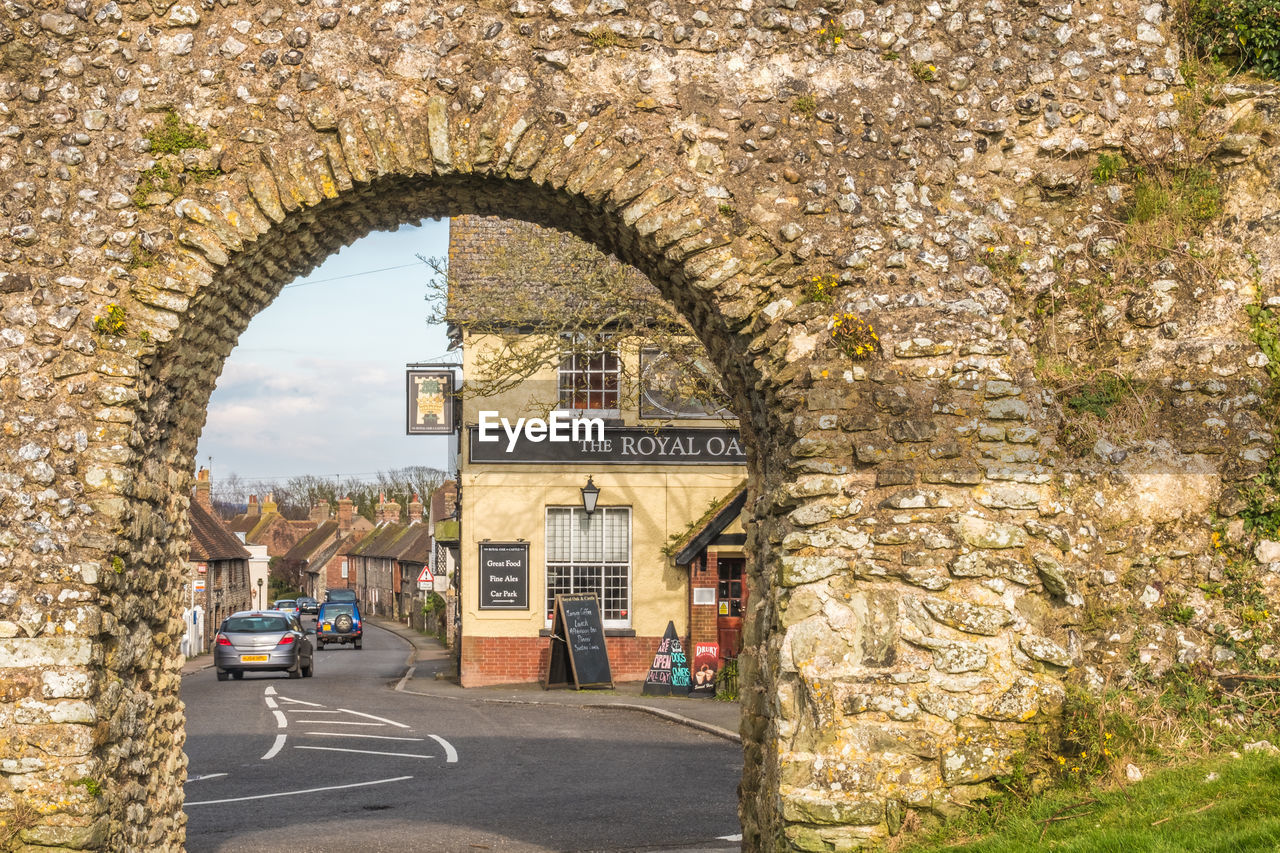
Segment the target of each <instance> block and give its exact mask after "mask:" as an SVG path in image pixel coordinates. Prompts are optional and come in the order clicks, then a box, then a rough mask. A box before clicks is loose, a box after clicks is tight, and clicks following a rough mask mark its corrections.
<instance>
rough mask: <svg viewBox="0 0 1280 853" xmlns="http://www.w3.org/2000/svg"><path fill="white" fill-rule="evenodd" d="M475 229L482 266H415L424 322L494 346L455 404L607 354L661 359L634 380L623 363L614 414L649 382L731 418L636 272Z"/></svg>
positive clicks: (554, 242)
mask: <svg viewBox="0 0 1280 853" xmlns="http://www.w3.org/2000/svg"><path fill="white" fill-rule="evenodd" d="M455 223H456V220H455ZM455 227H457V225H456V224H455ZM476 227H477V228H479V229H481V230H483V231H484V233H486V235H487V236H492V235H494V234H496V235H499V236H498V238H496V239H488V240H486V247H487V249H488V251H487V253H486V254H484V255H483V256H480V255H478V254H477V253H474V252H473V253H466V254H462V255H460V256H459V258H460V260H459V262H458V263H455V267H456V268H457V269H455V270H454V271H453V272H454V274H453V275H451V274H450V269H449V262H448V260H447V259H445V258H439V257H425V256H422V255H419V256H418V258H419V260H421V261H422V262H423V264H424V265H426V267H427V268H428V270H429V271H430V273H429V275H428V281H427V294H426V300H427V304H428V306H429V307H428V315H429V320H428V321H429V322H432V323H439V322H444V323H447V324H448V325H449V326H450V329H451V333H452V334H483V335H487V336H489V338H490V341H489V342H490V343H496V345H495V346H492V347H486V348H483V349H481V350H479V351H478V352H477V356H476V359H477V360H476V362H475V364H476V368H477V370H475V371H473V372H472V373H471V374H469V375H468V376H467V377H466V384H465V386H464V388H463V390H462V393H463V394H465V395H469V396H475V397H491V396H494V395H496V394H500V393H502V392H504V391H507V390H510V389H512V388H515V387H516V386H518V385H520V384H521V383H523V382H525V381H526V380H528V379H529V378H530V377H532V376H533V375H534V374H537V373H539V372H541V371H544V370H547V369H551V368H555V367H557V366H559V365H560V364H561V363H562V362H563V361H564V359H565V358H566V357H568V356H571V355H576V356H588V357H589V356H591V355H594V354H596V353H599V352H601V351H602V350H606V349H613V348H615V347H616V348H618V350H619V351H627V350H630V351H633V352H638V351H644V350H649V351H654V352H656V353H661V354H662V357H661V358H660V359H650V360H648V362H647V364H649V365H651V366H653V368H654V369H655V370H658V371H661V375H660V376H659V375H654V374H651V375H649V376H645V377H642V376H639V375H637V372H638V370H637V367H638V362H637V360H633V359H623V360H622V364H621V366H622V371H623V375H622V381H621V388H620V389H619V390H620V400H621V403H622V404H623V405H625V406H634V405H635V403H636V402H637V401H638V398H639V394H640V393H641V392H642V390H643V388H644V383H645V382H652V381H654V380H655V379H657V380H661V382H662V383H663V386H664V389H665V391H666V394H667V396H669V397H678V398H681V399H683V400H686V401H693V402H695V403H697V404H698V405H699V407H700V408H702V409H703V410H706V411H709V412H717V411H718V412H720V413H721V414H722V416H724V417H726V418H729V417H732V416H731V415H730V414H729V413H728V412H727V411H726V410H725V409H724V406H725V403H726V400H725V395H724V393H723V391H722V389H721V387H720V382H719V377H718V375H717V374H716V371H715V369H714V368H713V367H712V366H711V362H710V360H709V359H708V357H707V353H706V349H705V347H703V345H702V343H701V341H699V340H698V338H697V337H696V336H695V334H694V332H693V330H692V328H691V327H690V326H689V324H688V322H687V321H686V320H685V319H684V318H683V317H682V316H680V315H679V313H678V312H677V311H676V310H675V308H674V307H673V306H672V305H671V303H670V302H668V301H667V300H666V299H665V298H664V297H663V296H662V295H661V293H659V292H658V289H657V288H656V287H654V285H653V283H652V282H651V281H650V280H649V279H648V278H647V277H645V276H644V275H643V274H641V273H640V272H639V271H638V270H636V269H635V268H633V267H630V266H628V265H626V264H623V263H622V262H621V261H619V260H618V259H616V258H614V257H612V256H606V255H604V254H603V253H602V252H601V251H600V250H599V249H597V248H596V247H595V246H593V245H591V244H589V243H587V242H585V241H583V240H581V239H579V238H577V237H575V236H573V235H570V234H567V233H564V232H560V231H556V230H553V229H549V228H542V227H539V226H535V225H531V224H528V223H523V222H514V221H499V220H483V221H481V222H480V223H479V225H478V226H476ZM551 405H554V403H552V404H551Z"/></svg>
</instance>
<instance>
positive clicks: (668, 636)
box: [640, 622, 689, 696]
mask: <svg viewBox="0 0 1280 853" xmlns="http://www.w3.org/2000/svg"><path fill="white" fill-rule="evenodd" d="M640 695H641V696H671V695H676V696H687V695H689V660H688V658H686V657H685V654H684V646H682V645H680V638H679V637H677V636H676V623H674V622H668V623H667V631H666V633H665V634H663V635H662V642H661V643H659V644H658V651H657V653H656V654H654V656H653V665H652V666H650V667H649V674H648V675H646V676H645V679H644V687H642V688H640Z"/></svg>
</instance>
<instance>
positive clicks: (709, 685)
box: [689, 643, 720, 699]
mask: <svg viewBox="0 0 1280 853" xmlns="http://www.w3.org/2000/svg"><path fill="white" fill-rule="evenodd" d="M692 669H693V684H692V686H691V688H690V690H689V695H690V696H701V697H703V698H708V699H714V698H715V695H716V672H718V671H719V669H720V644H719V643H694V644H693V667H692Z"/></svg>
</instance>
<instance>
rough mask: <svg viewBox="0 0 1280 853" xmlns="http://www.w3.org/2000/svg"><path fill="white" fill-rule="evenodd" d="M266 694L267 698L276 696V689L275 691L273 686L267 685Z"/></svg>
mask: <svg viewBox="0 0 1280 853" xmlns="http://www.w3.org/2000/svg"><path fill="white" fill-rule="evenodd" d="M266 693H267V695H268V696H274V695H276V689H275V687H273V686H271V685H270V684H268V685H267V690H266ZM282 698H283V697H282Z"/></svg>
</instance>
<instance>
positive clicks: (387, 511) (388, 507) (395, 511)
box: [377, 495, 400, 524]
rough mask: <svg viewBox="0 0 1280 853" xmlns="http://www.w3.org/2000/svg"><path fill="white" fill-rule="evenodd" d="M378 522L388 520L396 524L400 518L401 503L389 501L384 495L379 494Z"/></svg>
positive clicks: (389, 522) (388, 522) (387, 521)
mask: <svg viewBox="0 0 1280 853" xmlns="http://www.w3.org/2000/svg"><path fill="white" fill-rule="evenodd" d="M378 498H379V501H378V515H377V517H378V523H379V524H381V523H382V522H384V521H385V522H386V523H387V524H395V523H396V522H398V521H399V520H400V504H398V503H396V502H395V501H388V500H387V499H386V498H385V497H383V496H382V495H379V496H378Z"/></svg>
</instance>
